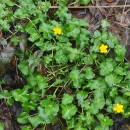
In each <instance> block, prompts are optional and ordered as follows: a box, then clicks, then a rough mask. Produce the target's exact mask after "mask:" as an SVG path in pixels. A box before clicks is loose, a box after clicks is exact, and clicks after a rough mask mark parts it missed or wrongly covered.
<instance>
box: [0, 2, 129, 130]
mask: <svg viewBox="0 0 130 130" xmlns="http://www.w3.org/2000/svg"><path fill="white" fill-rule="evenodd" d="M91 5H94V6H95V8H86V9H78V8H76V9H70V13H71V14H72V15H73V17H78V18H81V19H85V20H87V21H88V22H89V30H91V31H94V30H96V29H99V26H100V21H101V20H102V19H105V18H106V19H107V20H108V21H109V22H110V23H111V26H110V27H109V30H110V31H111V32H112V33H114V34H115V35H116V36H117V37H118V38H119V39H120V41H121V44H123V45H125V46H126V49H127V54H126V59H127V60H128V61H130V7H129V8H128V7H125V6H126V5H130V0H100V1H98V2H95V3H94V4H90V6H91ZM111 5H115V6H118V5H123V6H122V7H116V8H111V7H110V8H103V6H111ZM101 6H102V7H101ZM1 36H2V33H1V34H0V37H1ZM0 47H1V46H0ZM17 60H18V59H17V58H16V57H14V59H13V60H12V61H11V62H10V63H8V64H6V65H5V66H4V65H3V64H2V63H1V62H0V76H1V75H2V74H3V76H2V78H3V79H4V80H5V81H6V83H7V85H4V86H2V89H8V90H11V89H15V88H17V86H19V87H20V88H21V87H22V86H23V84H24V80H23V79H22V78H21V77H20V75H19V73H18V70H17ZM20 112H21V107H20V105H19V104H18V103H15V104H14V105H13V106H11V107H10V106H8V105H7V103H6V101H5V100H1V101H0V122H3V123H4V124H5V127H6V129H5V130H20V125H19V124H18V123H17V122H16V116H17V115H18V114H19V113H20ZM112 118H113V120H114V121H115V123H114V125H113V126H112V127H110V130H130V120H129V119H124V118H122V117H121V115H116V116H115V115H112ZM39 130H40V129H39ZM46 130H61V129H60V126H59V124H57V125H55V126H51V125H48V126H47V127H46Z"/></svg>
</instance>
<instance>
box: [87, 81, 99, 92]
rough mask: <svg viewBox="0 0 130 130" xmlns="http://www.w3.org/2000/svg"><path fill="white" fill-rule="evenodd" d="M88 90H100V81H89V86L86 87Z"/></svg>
mask: <svg viewBox="0 0 130 130" xmlns="http://www.w3.org/2000/svg"><path fill="white" fill-rule="evenodd" d="M85 87H87V88H90V89H91V90H92V89H98V88H99V87H100V81H99V80H89V82H88V84H87V85H86V86H85Z"/></svg>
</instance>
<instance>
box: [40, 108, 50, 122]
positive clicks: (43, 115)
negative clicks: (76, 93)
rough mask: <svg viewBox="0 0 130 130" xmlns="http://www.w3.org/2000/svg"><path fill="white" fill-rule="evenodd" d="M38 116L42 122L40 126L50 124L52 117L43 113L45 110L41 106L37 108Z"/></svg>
mask: <svg viewBox="0 0 130 130" xmlns="http://www.w3.org/2000/svg"><path fill="white" fill-rule="evenodd" d="M38 116H39V117H40V118H41V120H42V124H49V123H51V122H52V116H49V115H47V114H46V113H45V109H44V108H43V107H41V106H39V107H38Z"/></svg>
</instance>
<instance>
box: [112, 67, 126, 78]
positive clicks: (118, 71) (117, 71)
mask: <svg viewBox="0 0 130 130" xmlns="http://www.w3.org/2000/svg"><path fill="white" fill-rule="evenodd" d="M124 70H125V69H124V68H123V67H120V66H117V67H116V68H115V69H114V72H115V73H116V74H118V75H122V76H123V75H126V72H125V71H124Z"/></svg>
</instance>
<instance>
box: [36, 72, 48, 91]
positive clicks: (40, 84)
mask: <svg viewBox="0 0 130 130" xmlns="http://www.w3.org/2000/svg"><path fill="white" fill-rule="evenodd" d="M36 81H37V83H38V88H39V89H40V90H42V89H44V88H46V87H48V83H47V79H46V78H45V77H43V76H42V75H40V74H39V75H37V76H36Z"/></svg>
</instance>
